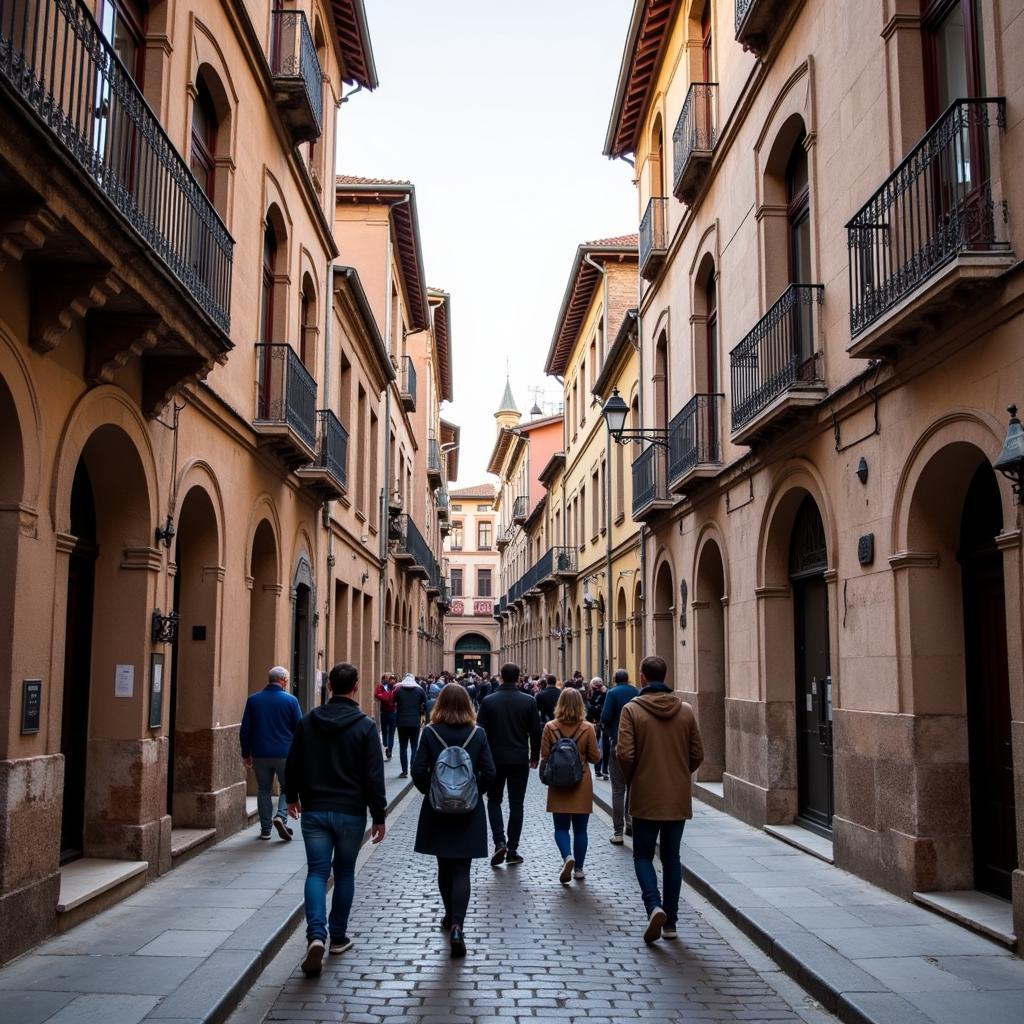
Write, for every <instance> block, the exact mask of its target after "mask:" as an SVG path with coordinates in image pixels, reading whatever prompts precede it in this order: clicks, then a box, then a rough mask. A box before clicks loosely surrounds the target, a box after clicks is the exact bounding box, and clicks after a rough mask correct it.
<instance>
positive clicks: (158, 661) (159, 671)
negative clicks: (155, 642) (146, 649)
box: [149, 651, 164, 729]
mask: <svg viewBox="0 0 1024 1024" xmlns="http://www.w3.org/2000/svg"><path fill="white" fill-rule="evenodd" d="M163 717H164V656H163V655H162V654H159V653H157V652H156V651H154V652H153V653H152V654H151V655H150V656H149V727H150V729H159V728H160V726H161V724H162V723H163Z"/></svg>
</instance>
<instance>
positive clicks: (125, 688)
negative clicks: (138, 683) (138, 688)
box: [114, 665, 135, 697]
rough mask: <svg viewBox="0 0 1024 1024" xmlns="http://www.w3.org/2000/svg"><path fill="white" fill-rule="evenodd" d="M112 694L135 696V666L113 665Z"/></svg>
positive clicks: (116, 695)
mask: <svg viewBox="0 0 1024 1024" xmlns="http://www.w3.org/2000/svg"><path fill="white" fill-rule="evenodd" d="M114 696H115V697H134V696H135V666H134V665H116V666H115V667H114Z"/></svg>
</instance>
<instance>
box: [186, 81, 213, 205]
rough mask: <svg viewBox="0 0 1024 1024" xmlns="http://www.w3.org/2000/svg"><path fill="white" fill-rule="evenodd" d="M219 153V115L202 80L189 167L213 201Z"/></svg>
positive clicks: (199, 83) (199, 86) (199, 87)
mask: <svg viewBox="0 0 1024 1024" xmlns="http://www.w3.org/2000/svg"><path fill="white" fill-rule="evenodd" d="M216 152H217V113H216V111H215V109H214V106H213V98H212V97H211V96H210V90H209V88H208V87H207V85H206V82H205V81H204V80H203V79H202V78H200V79H199V80H198V82H197V83H196V98H195V102H194V103H193V104H192V139H191V146H190V154H189V167H190V168H191V169H192V173H193V174H194V175H195V179H196V181H198V182H199V186H200V188H202V190H203V191H204V192H205V193H206V195H207V196H208V197H209V199H210V200H211V201H213V200H214V198H215V195H216V193H215V176H216V173H217V164H216Z"/></svg>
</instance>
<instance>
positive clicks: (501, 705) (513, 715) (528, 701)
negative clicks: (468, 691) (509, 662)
mask: <svg viewBox="0 0 1024 1024" xmlns="http://www.w3.org/2000/svg"><path fill="white" fill-rule="evenodd" d="M476 724H477V725H479V726H480V728H481V729H483V730H484V731H485V732H486V733H487V742H488V743H489V744H490V746H491V753H492V754H493V755H494V763H495V764H526V763H527V762H529V761H537V760H539V758H540V715H539V714H538V713H537V702H536V701H535V700H534V699H533V697H531V696H530V695H529V694H526V693H522V692H520V690H519V688H518V687H517V686H516V685H515V683H502V684H501V686H499V687H498V688H497V690H495V691H494V693H492V694H491V695H490V696H489V697H487V698H485V699H484V701H483V703H482V704H481V705H480V714H479V715H478V716H477V720H476Z"/></svg>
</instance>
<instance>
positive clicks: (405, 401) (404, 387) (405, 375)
mask: <svg viewBox="0 0 1024 1024" xmlns="http://www.w3.org/2000/svg"><path fill="white" fill-rule="evenodd" d="M399 393H400V395H401V399H402V405H404V406H405V408H406V409H407V410H408V411H409V412H415V410H416V367H415V365H414V364H413V361H412V356H403V357H402V372H401V379H400V381H399Z"/></svg>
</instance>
